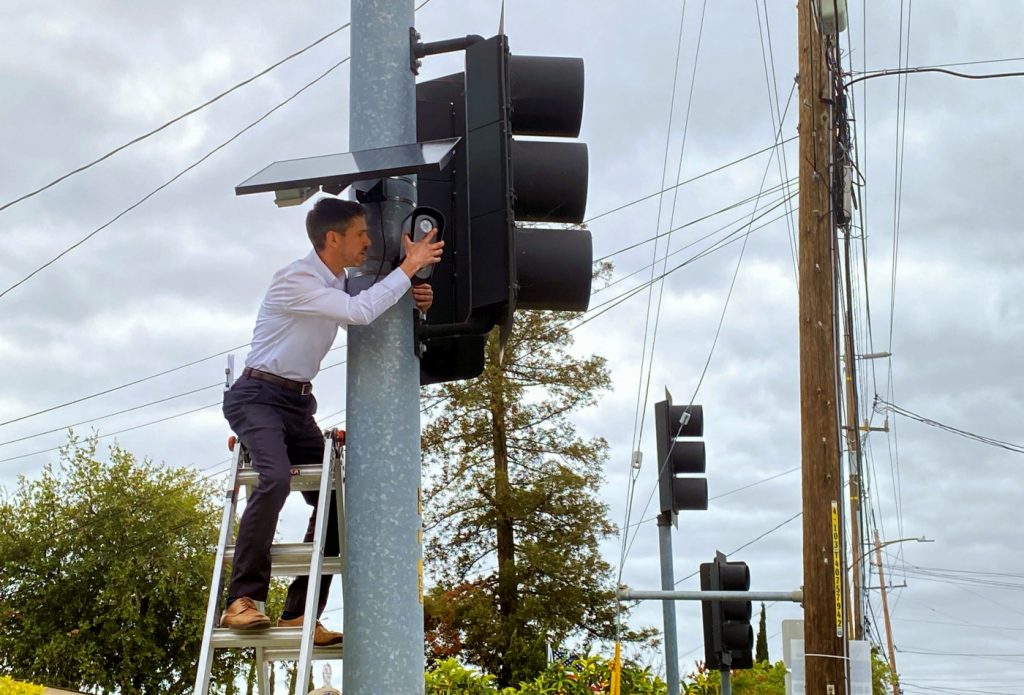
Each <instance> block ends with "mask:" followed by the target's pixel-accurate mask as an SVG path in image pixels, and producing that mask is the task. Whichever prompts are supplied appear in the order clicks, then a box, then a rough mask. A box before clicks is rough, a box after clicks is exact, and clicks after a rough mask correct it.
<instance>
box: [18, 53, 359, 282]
mask: <svg viewBox="0 0 1024 695" xmlns="http://www.w3.org/2000/svg"><path fill="white" fill-rule="evenodd" d="M349 60H350V58H344V59H343V60H340V61H338V62H337V63H335V64H334V65H332V66H331V67H329V68H327V70H325V71H324V72H323V73H321V74H320V76H319V77H316V78H315V79H313V80H312V81H310V82H307V83H306V84H305V85H304V86H303V87H302V88H301V89H299V90H298V91H297V92H295V93H294V94H292V95H291V96H290V97H288V98H287V99H285V100H284V101H282V102H281V103H279V104H278V105H277V106H275V107H274V108H272V109H270V110H269V111H267V112H266V113H265V114H263V115H262V116H260V117H259V118H257V119H256V120H255V121H253V122H252V123H250V124H249V125H247V126H245V127H244V128H242V129H241V130H240V131H238V132H237V133H235V134H234V135H232V136H231V137H230V138H228V139H227V140H225V141H224V142H222V143H221V144H219V145H217V146H216V147H214V148H213V149H212V150H210V151H209V152H207V153H206V154H204V155H203V156H202V157H200V158H199V159H197V160H196V161H195V162H193V163H192V164H190V165H188V166H187V167H185V168H184V169H182V170H181V171H179V172H178V173H177V174H175V175H174V176H172V177H171V178H170V179H168V180H167V181H165V182H164V183H162V184H160V185H159V186H157V187H156V188H154V189H153V190H152V191H150V192H149V193H147V194H146V195H144V196H142V198H140V199H139V200H137V201H136V202H135V203H133V204H132V205H130V206H128V207H127V208H125V209H124V210H122V211H121V212H119V213H117V214H116V215H115V216H114V217H112V218H111V219H110V220H108V221H107V222H105V223H103V224H101V225H100V226H99V227H97V228H96V229H94V230H93V231H91V232H89V233H88V234H86V235H85V236H84V237H82V238H81V239H79V240H78V241H76V242H75V243H74V244H72V245H71V246H69V247H67V248H66V249H64V250H63V251H61V252H60V253H59V254H57V255H56V256H54V257H53V258H51V259H50V260H48V261H47V262H46V263H43V264H42V265H41V266H39V267H38V268H36V269H35V270H33V271H32V272H31V273H29V274H28V275H26V276H25V277H23V278H22V279H20V280H18V281H17V282H16V283H14V284H13V285H11V286H10V287H8V288H7V289H5V290H4V291H3V292H0V299H2V298H3V297H5V296H7V295H8V294H9V293H10V292H11V291H13V290H14V289H16V288H18V287H20V286H21V285H23V284H24V283H26V282H28V281H29V280H30V279H32V278H33V277H35V276H36V275H38V274H39V273H41V272H42V271H43V270H45V269H46V268H49V267H50V266H51V265H53V264H54V263H56V262H57V261H59V260H60V259H61V258H63V257H64V256H66V255H67V254H69V253H71V252H72V251H74V250H75V249H76V248H78V247H79V246H81V245H82V244H84V243H85V242H87V241H89V239H92V238H93V237H94V236H96V235H97V234H99V233H100V232H102V231H103V230H104V229H106V228H107V227H109V226H110V225H112V224H114V222H117V221H118V220H119V219H121V218H122V217H124V216H125V215H127V214H128V213H129V212H131V211H132V210H134V209H135V208H137V207H139V206H140V205H142V204H143V203H145V202H146V201H147V200H149V199H150V198H152V197H153V196H154V195H156V194H157V193H159V192H160V191H162V190H163V189H165V188H167V187H168V186H170V185H171V184H172V183H174V182H175V181H177V180H178V179H180V178H181V177H182V176H184V175H185V174H187V173H188V172H190V171H191V170H193V169H195V168H196V167H197V166H199V165H200V164H202V163H203V162H205V161H206V160H207V159H209V158H210V157H212V156H213V155H214V154H216V153H217V152H219V151H220V150H222V149H224V148H225V147H227V146H228V145H230V144H231V143H232V142H234V141H235V140H237V139H238V138H239V137H241V136H242V135H243V134H244V133H246V132H247V131H249V130H250V129H252V128H254V127H255V126H257V125H259V124H260V123H262V122H263V121H264V120H266V119H267V118H269V117H270V115H271V114H273V113H274V112H275V111H277V110H278V109H280V108H281V107H283V106H285V105H286V104H288V103H289V102H291V101H292V100H293V99H295V98H296V97H298V96H299V95H300V94H302V93H303V92H305V91H306V90H307V89H309V88H310V87H312V86H313V85H315V84H316V83H317V82H319V81H320V80H322V79H324V78H325V77H327V76H328V75H329V74H331V73H332V72H334V71H335V70H336V69H338V68H339V67H341V66H342V65H344V64H345V63H347V62H348V61H349Z"/></svg>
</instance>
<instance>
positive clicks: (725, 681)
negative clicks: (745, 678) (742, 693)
mask: <svg viewBox="0 0 1024 695" xmlns="http://www.w3.org/2000/svg"><path fill="white" fill-rule="evenodd" d="M718 673H719V675H720V676H721V678H720V682H721V684H722V695H732V671H730V670H729V669H727V668H723V669H722V670H721V671H719V672H718Z"/></svg>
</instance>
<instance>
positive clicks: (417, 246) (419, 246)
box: [398, 229, 444, 278]
mask: <svg viewBox="0 0 1024 695" xmlns="http://www.w3.org/2000/svg"><path fill="white" fill-rule="evenodd" d="M436 236H437V230H436V229H431V230H430V231H429V232H427V233H426V234H425V235H424V237H423V238H422V239H420V240H419V241H416V242H414V241H413V240H412V239H410V238H409V237H408V236H406V235H405V234H403V235H402V248H403V249H405V258H404V259H403V260H402V264H401V265H400V266H398V267H399V268H401V269H402V272H404V273H405V274H406V275H407V276H409V277H410V278H411V277H412V276H413V275H415V274H416V271H418V270H420V269H421V268H425V267H427V266H428V265H433V264H434V263H437V262H438V261H439V260H441V250H442V249H443V248H444V242H443V241H434V237H436Z"/></svg>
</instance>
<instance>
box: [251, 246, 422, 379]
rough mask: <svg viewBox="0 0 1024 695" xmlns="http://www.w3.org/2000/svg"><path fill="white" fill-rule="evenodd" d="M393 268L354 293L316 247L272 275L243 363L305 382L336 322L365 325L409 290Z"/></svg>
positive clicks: (314, 369)
mask: <svg viewBox="0 0 1024 695" xmlns="http://www.w3.org/2000/svg"><path fill="white" fill-rule="evenodd" d="M409 286H410V283H409V278H408V277H407V276H406V274H405V273H404V272H402V271H401V270H399V269H397V268H396V269H395V270H393V271H392V272H391V273H390V274H389V275H388V276H387V277H385V278H384V279H383V280H381V281H380V282H378V283H377V284H375V285H373V286H371V287H370V288H369V289H367V290H364V291H363V292H360V293H359V294H357V295H356V296H355V297H351V296H349V294H348V293H347V292H346V291H345V276H344V275H339V276H336V275H334V273H332V272H331V269H330V268H328V267H327V266H326V265H324V262H323V261H322V260H320V257H319V256H318V255H317V254H316V251H310V252H309V255H308V256H306V257H305V258H303V259H300V260H297V261H295V262H294V263H291V264H290V265H287V266H285V267H284V268H282V269H281V270H279V271H277V272H276V273H274V278H273V280H271V282H270V287H269V288H268V289H267V294H266V296H264V297H263V303H262V304H261V305H260V311H259V314H258V315H257V317H256V328H255V329H253V332H252V348H251V349H250V351H249V355H248V356H247V357H246V358H245V366H246V367H252V368H253V369H259V370H262V371H265V372H270V373H271V374H276V375H278V376H280V377H284V378H285V379H293V380H295V381H311V380H312V379H313V377H314V376H316V374H317V372H319V371H320V362H321V361H322V360H323V358H324V355H326V354H327V351H328V350H330V349H331V345H332V344H333V343H334V338H335V337H336V336H337V335H338V326H342V327H344V326H348V325H350V324H356V325H358V326H362V325H366V324H368V323H370V322H371V321H373V320H374V319H375V318H377V317H378V316H380V315H381V314H383V313H384V312H385V311H387V310H388V309H390V308H391V307H392V306H394V305H395V304H396V303H397V302H398V300H399V299H401V298H402V295H404V294H405V293H406V291H407V290H408V289H409Z"/></svg>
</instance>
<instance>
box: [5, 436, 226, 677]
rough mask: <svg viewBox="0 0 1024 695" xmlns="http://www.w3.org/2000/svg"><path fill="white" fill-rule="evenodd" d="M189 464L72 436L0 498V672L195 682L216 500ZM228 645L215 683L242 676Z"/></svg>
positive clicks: (214, 526)
mask: <svg viewBox="0 0 1024 695" xmlns="http://www.w3.org/2000/svg"><path fill="white" fill-rule="evenodd" d="M211 493H212V488H211V486H210V484H209V483H206V482H204V481H203V479H202V478H199V477H197V476H196V475H195V474H194V473H193V472H191V471H185V470H181V469H174V468H167V467H163V466H157V465H154V464H153V463H151V462H150V461H148V460H144V461H138V460H136V458H135V457H134V456H133V455H132V454H131V453H129V452H127V451H125V450H124V449H122V448H120V447H119V446H117V445H115V446H113V447H111V449H110V453H109V460H107V461H101V460H100V458H99V457H98V455H97V446H96V439H95V438H91V439H87V440H84V441H81V440H77V439H75V438H74V437H73V436H72V437H71V439H70V442H69V444H68V445H67V446H65V447H64V448H63V449H61V452H60V458H59V461H58V463H57V464H56V465H52V464H50V465H47V466H46V468H45V469H44V470H43V472H42V475H41V477H40V478H39V479H37V480H31V481H30V480H28V479H26V478H24V477H22V478H20V479H19V482H18V486H17V489H16V491H15V492H14V493H13V494H8V493H7V492H6V491H5V492H4V494H3V497H2V499H0V671H2V672H6V673H9V674H10V675H12V676H14V677H16V678H23V679H27V680H32V681H42V682H49V683H59V684H65V685H69V686H71V687H74V688H77V689H83V690H97V689H98V690H102V691H104V692H119V693H124V694H127V693H138V694H146V693H161V694H164V695H166V694H175V693H187V692H191V689H192V684H193V682H194V678H195V667H196V660H197V657H198V654H199V646H200V642H201V640H202V627H203V620H204V617H205V613H206V596H207V595H208V594H207V592H208V585H209V581H210V575H211V572H212V567H213V548H214V545H215V542H216V534H217V527H218V517H219V511H218V510H217V509H216V507H215V504H214V502H213V500H214V499H215V497H214V495H213V494H211ZM234 669H235V662H233V661H232V660H231V659H230V658H229V657H228V656H226V655H224V656H219V657H218V659H217V661H216V665H215V675H216V677H217V679H219V680H218V682H220V683H226V682H228V681H230V680H232V679H233V677H234V675H235V670H234Z"/></svg>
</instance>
